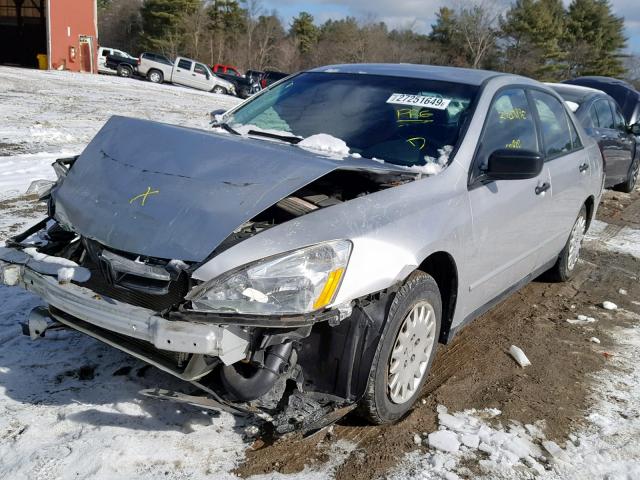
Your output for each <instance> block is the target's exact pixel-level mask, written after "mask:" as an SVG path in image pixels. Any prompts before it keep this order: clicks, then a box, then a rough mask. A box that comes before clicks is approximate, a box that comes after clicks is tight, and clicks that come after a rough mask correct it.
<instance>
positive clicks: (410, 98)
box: [387, 93, 451, 110]
mask: <svg viewBox="0 0 640 480" xmlns="http://www.w3.org/2000/svg"><path fill="white" fill-rule="evenodd" d="M450 102H451V100H450V99H448V98H440V97H428V96H425V95H409V94H406V93H394V94H392V95H391V96H390V97H389V98H388V99H387V103H395V104H397V105H412V106H416V107H426V108H435V109H436V110H444V109H445V108H447V107H448V106H449V103H450Z"/></svg>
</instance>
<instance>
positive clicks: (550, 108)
mask: <svg viewBox="0 0 640 480" xmlns="http://www.w3.org/2000/svg"><path fill="white" fill-rule="evenodd" d="M530 93H531V98H532V100H533V104H534V106H535V111H536V113H537V117H538V118H537V121H538V125H539V129H538V130H539V131H540V133H541V136H542V152H543V153H544V157H545V166H546V168H547V169H548V171H549V176H550V178H551V192H550V193H551V205H550V207H549V208H548V209H547V214H546V216H545V228H546V231H547V234H546V236H545V238H544V241H543V243H542V244H541V248H540V258H539V261H538V263H539V264H543V263H546V262H549V261H553V260H555V259H556V258H557V257H558V254H559V253H560V251H561V250H562V249H563V248H564V246H565V244H566V243H567V240H568V238H569V234H570V232H571V229H572V228H573V224H574V223H575V220H576V218H577V216H578V212H579V211H580V208H581V207H582V205H583V204H584V202H585V200H586V195H585V192H586V191H588V190H589V185H590V184H591V165H590V162H589V158H588V154H586V153H585V150H584V148H582V142H581V141H580V138H579V137H578V134H577V131H576V128H575V125H574V124H573V121H572V120H571V119H570V118H569V116H568V115H567V112H566V109H565V106H564V104H563V102H561V101H560V100H559V99H557V98H556V97H554V96H553V95H550V94H548V93H546V92H542V91H540V90H531V91H530Z"/></svg>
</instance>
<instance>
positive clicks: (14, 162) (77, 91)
mask: <svg viewBox="0 0 640 480" xmlns="http://www.w3.org/2000/svg"><path fill="white" fill-rule="evenodd" d="M239 102H240V99H238V98H236V97H231V96H228V95H216V94H212V93H207V92H202V91H200V90H192V89H188V88H182V87H177V86H173V85H156V84H153V83H151V82H146V81H142V80H136V79H126V78H119V77H116V76H104V75H79V74H76V73H70V72H58V71H44V72H43V71H39V70H29V69H24V68H11V67H0V165H1V166H2V169H1V170H0V200H2V199H4V198H7V197H10V196H15V195H17V194H23V193H25V191H26V190H27V188H28V187H29V185H30V184H31V182H32V181H33V180H39V179H48V180H53V179H55V174H54V172H53V169H51V167H50V166H51V163H53V161H54V160H56V159H57V158H63V157H69V156H72V155H77V154H79V153H80V152H81V151H82V149H83V148H84V146H85V145H86V144H87V143H88V142H89V140H91V138H93V136H94V135H95V134H96V133H97V131H98V130H99V129H100V127H102V125H103V124H104V123H105V122H106V121H107V119H108V118H109V117H111V116H112V115H124V116H131V117H137V118H144V119H148V120H156V121H159V122H166V123H174V124H177V125H182V126H186V127H195V128H202V129H205V130H206V129H209V112H210V111H211V110H214V109H216V108H231V107H233V106H235V105H237V104H238V103H239Z"/></svg>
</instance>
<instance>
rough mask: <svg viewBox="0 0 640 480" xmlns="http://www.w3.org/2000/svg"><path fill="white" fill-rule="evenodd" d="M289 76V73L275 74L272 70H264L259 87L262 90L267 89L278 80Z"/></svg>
mask: <svg viewBox="0 0 640 480" xmlns="http://www.w3.org/2000/svg"><path fill="white" fill-rule="evenodd" d="M289 75H290V74H289V73H284V72H276V71H274V70H265V72H264V74H263V75H262V77H261V78H260V86H261V87H262V88H267V87H268V86H269V85H271V84H272V83H276V82H277V81H278V80H282V79H283V78H285V77H288V76H289Z"/></svg>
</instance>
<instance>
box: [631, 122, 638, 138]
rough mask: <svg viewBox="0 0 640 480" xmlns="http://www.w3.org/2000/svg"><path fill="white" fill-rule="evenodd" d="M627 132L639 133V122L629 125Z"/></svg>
mask: <svg viewBox="0 0 640 480" xmlns="http://www.w3.org/2000/svg"><path fill="white" fill-rule="evenodd" d="M629 132H630V133H632V134H633V135H636V136H638V135H640V123H634V124H633V125H629Z"/></svg>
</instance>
